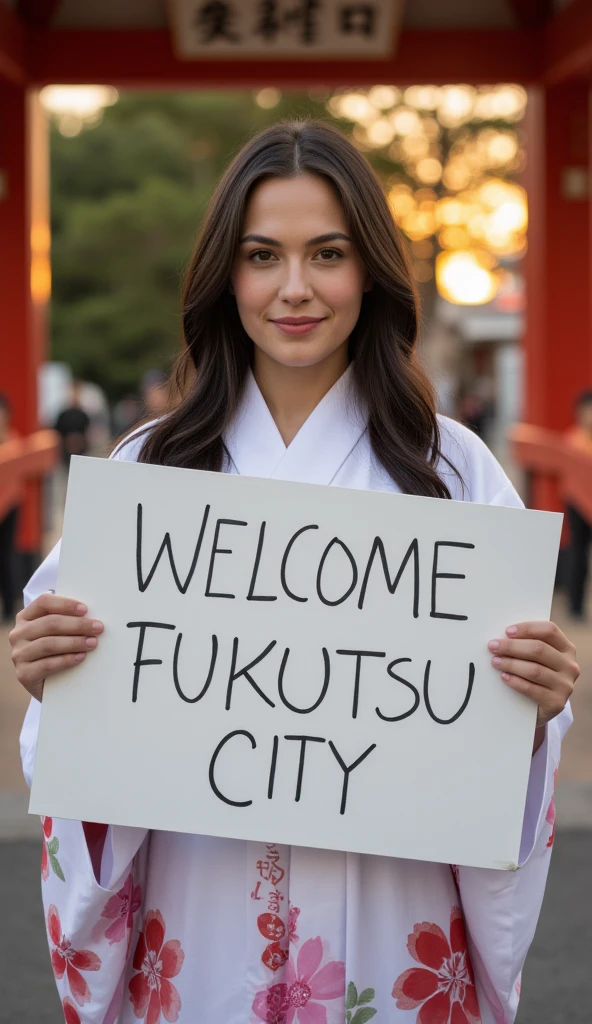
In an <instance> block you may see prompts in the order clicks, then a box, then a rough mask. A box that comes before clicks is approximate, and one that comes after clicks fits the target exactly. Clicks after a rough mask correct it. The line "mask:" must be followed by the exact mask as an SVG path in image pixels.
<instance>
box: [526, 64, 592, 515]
mask: <svg viewBox="0 0 592 1024" xmlns="http://www.w3.org/2000/svg"><path fill="white" fill-rule="evenodd" d="M589 123H590V87H589V84H588V82H587V81H586V80H584V79H580V80H577V79H574V80H570V81H567V82H564V83H562V84H558V85H553V86H549V87H547V88H546V89H535V90H532V91H531V93H530V94H529V103H528V109H527V119H526V136H527V138H526V147H527V148H526V157H527V166H526V171H525V184H526V188H527V191H528V197H529V229H528V254H527V258H526V261H525V269H526V290H527V312H526V332H525V336H524V349H525V357H526V360H525V362H526V368H525V409H524V420H525V421H526V422H528V423H534V424H536V425H537V426H541V427H546V428H548V429H550V430H557V431H564V430H565V429H566V428H568V427H569V426H570V424H571V423H572V421H573V403H574V399H575V398H576V396H577V394H578V393H579V392H580V391H582V390H583V389H584V388H588V387H592V301H591V296H590V284H591V266H592V260H591V244H592V240H591V231H590V195H589V186H588V182H589V180H590V152H589V147H590V144H589V135H590V132H589ZM530 502H531V504H532V506H533V507H534V508H542V509H553V510H561V508H562V505H561V503H560V501H559V498H558V494H557V488H556V486H555V485H554V483H553V482H552V481H551V480H550V479H549V478H545V477H535V479H534V480H533V487H532V494H531V495H530Z"/></svg>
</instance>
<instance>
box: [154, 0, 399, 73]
mask: <svg viewBox="0 0 592 1024" xmlns="http://www.w3.org/2000/svg"><path fill="white" fill-rule="evenodd" d="M169 4H170V9H171V20H172V27H173V32H174V36H175V41H176V48H177V52H178V54H179V56H180V57H186V58H195V57H200V58H203V57H209V56H211V57H238V58H239V59H249V58H257V59H261V58H266V59H273V58H275V57H281V58H283V57H292V58H298V57H304V58H306V57H308V58H310V57H317V58H319V57H328V58H331V57H333V58H340V57H352V58H354V59H355V58H358V59H364V58H369V57H390V56H392V55H393V54H394V51H395V33H396V29H397V28H398V23H399V18H400V15H401V11H402V0H364V2H363V3H359V2H355V0H169Z"/></svg>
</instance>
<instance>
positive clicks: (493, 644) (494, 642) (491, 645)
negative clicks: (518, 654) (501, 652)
mask: <svg viewBox="0 0 592 1024" xmlns="http://www.w3.org/2000/svg"><path fill="white" fill-rule="evenodd" d="M487 646H488V647H489V650H490V651H497V649H498V647H499V640H490V641H489V643H488V644H487Z"/></svg>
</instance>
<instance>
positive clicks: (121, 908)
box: [101, 872, 142, 946]
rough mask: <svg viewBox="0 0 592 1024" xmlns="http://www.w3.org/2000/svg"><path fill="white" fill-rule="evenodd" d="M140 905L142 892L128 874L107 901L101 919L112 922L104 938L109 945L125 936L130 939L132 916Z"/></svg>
mask: <svg viewBox="0 0 592 1024" xmlns="http://www.w3.org/2000/svg"><path fill="white" fill-rule="evenodd" d="M141 903H142V890H141V888H140V886H139V885H134V882H133V878H132V875H131V872H130V874H129V875H128V876H127V878H126V880H125V882H124V883H123V885H122V887H121V889H119V890H118V891H117V892H116V893H115V895H114V896H112V897H111V899H110V900H108V901H107V903H106V904H105V907H104V909H103V912H102V914H101V917H106V918H107V919H108V920H112V921H113V924H110V925H109V927H108V928H107V930H106V931H105V937H106V938H107V939H109V945H110V946H112V945H113V943H114V942H121V940H122V939H124V938H125V936H126V934H127V935H128V939H131V930H132V926H133V923H134V914H135V913H136V911H137V910H138V909H139V908H140V905H141Z"/></svg>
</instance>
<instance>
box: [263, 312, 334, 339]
mask: <svg viewBox="0 0 592 1024" xmlns="http://www.w3.org/2000/svg"><path fill="white" fill-rule="evenodd" d="M326 319H327V318H326V317H324V316H320V317H312V316H283V317H281V318H280V319H278V320H271V321H270V322H271V323H272V324H275V326H276V327H277V329H278V331H281V333H282V334H285V335H288V337H293V338H298V337H300V336H302V335H304V334H310V333H311V332H312V331H314V329H315V327H318V325H319V324H322V323H324V321H325V320H326Z"/></svg>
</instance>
